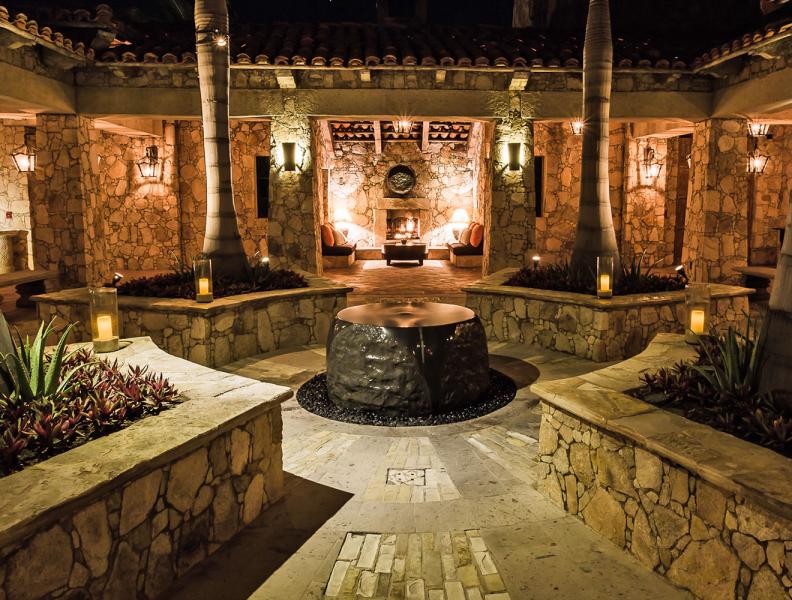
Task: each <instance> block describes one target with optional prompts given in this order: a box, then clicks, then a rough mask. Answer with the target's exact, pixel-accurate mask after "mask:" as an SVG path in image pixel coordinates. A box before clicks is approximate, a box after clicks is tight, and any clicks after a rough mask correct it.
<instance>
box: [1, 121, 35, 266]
mask: <svg viewBox="0 0 792 600" xmlns="http://www.w3.org/2000/svg"><path fill="white" fill-rule="evenodd" d="M32 141H35V139H34V140H32ZM24 143H25V127H24V125H22V124H20V122H19V121H13V120H8V119H0V224H1V225H0V231H3V230H17V231H26V232H28V236H27V237H28V239H29V237H30V199H29V197H28V177H32V175H28V174H26V173H20V172H19V171H17V169H16V167H15V166H14V161H13V160H12V159H11V154H12V152H13V151H14V150H16V149H17V148H19V147H20V146H23V145H24ZM6 213H11V217H10V218H8V217H7V216H6ZM25 246H26V247H25V248H24V251H25V253H24V260H23V261H20V260H19V259H20V258H22V257H20V256H16V254H17V253H16V252H15V260H16V262H17V264H19V263H21V262H24V263H26V264H27V263H29V262H31V261H32V258H33V257H32V246H31V245H30V244H25ZM20 250H21V248H20Z"/></svg>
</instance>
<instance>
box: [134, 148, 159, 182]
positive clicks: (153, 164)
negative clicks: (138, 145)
mask: <svg viewBox="0 0 792 600" xmlns="http://www.w3.org/2000/svg"><path fill="white" fill-rule="evenodd" d="M135 164H137V168H138V171H140V176H141V177H144V178H146V179H152V178H156V177H158V176H159V169H160V158H159V149H158V148H157V147H156V146H146V156H144V157H143V158H141V159H140V160H139V161H137V162H136V163H135Z"/></svg>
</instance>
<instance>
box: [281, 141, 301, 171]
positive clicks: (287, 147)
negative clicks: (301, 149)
mask: <svg viewBox="0 0 792 600" xmlns="http://www.w3.org/2000/svg"><path fill="white" fill-rule="evenodd" d="M281 150H282V152H283V170H284V171H289V172H292V171H296V170H297V144H296V143H295V142H283V143H282V144H281Z"/></svg>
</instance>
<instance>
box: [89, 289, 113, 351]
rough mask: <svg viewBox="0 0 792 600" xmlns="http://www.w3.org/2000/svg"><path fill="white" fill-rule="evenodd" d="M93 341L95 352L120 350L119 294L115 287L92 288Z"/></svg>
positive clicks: (90, 291) (90, 292)
mask: <svg viewBox="0 0 792 600" xmlns="http://www.w3.org/2000/svg"><path fill="white" fill-rule="evenodd" d="M89 296H90V312H91V341H92V342H93V349H94V352H115V351H116V350H118V292H117V291H116V288H114V287H100V288H90V289H89Z"/></svg>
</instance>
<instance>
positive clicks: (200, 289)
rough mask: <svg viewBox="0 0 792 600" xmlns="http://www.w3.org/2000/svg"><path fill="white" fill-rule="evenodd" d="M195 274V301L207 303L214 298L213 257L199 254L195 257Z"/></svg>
mask: <svg viewBox="0 0 792 600" xmlns="http://www.w3.org/2000/svg"><path fill="white" fill-rule="evenodd" d="M193 275H194V276H195V301H196V302H201V303H206V302H211V301H212V300H214V290H213V286H212V259H211V258H206V257H204V256H199V257H196V258H194V259H193Z"/></svg>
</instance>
